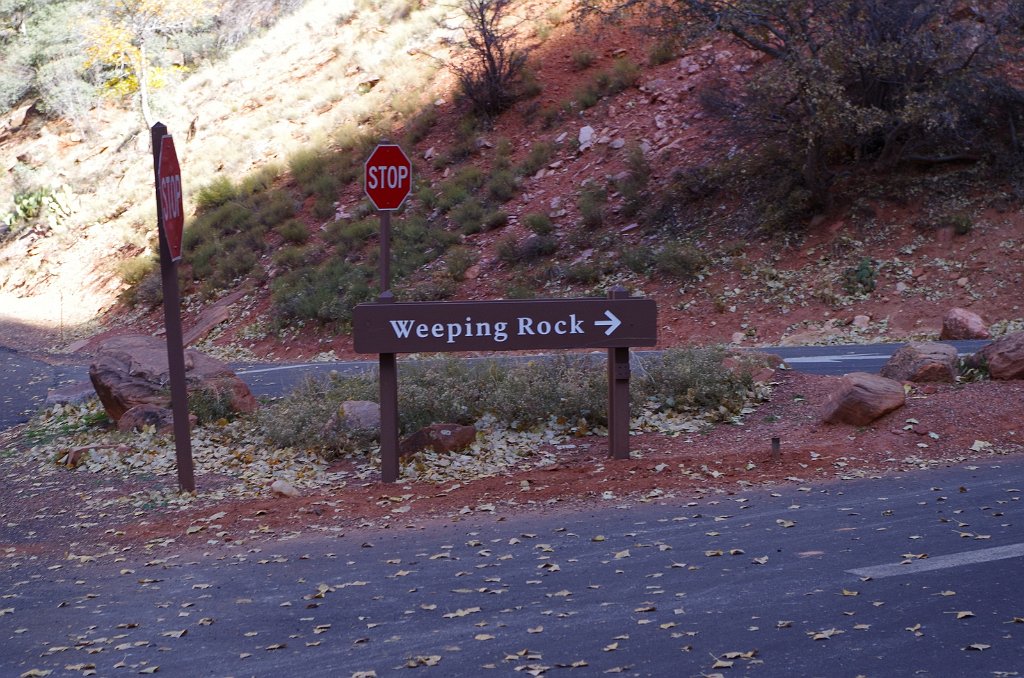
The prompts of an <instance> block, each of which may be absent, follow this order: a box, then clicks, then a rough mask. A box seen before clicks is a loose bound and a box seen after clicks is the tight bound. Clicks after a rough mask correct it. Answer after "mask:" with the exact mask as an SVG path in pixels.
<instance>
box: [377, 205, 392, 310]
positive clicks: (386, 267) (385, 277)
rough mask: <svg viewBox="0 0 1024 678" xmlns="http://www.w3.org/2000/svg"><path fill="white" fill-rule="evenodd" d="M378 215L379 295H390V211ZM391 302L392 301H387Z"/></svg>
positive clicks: (380, 211)
mask: <svg viewBox="0 0 1024 678" xmlns="http://www.w3.org/2000/svg"><path fill="white" fill-rule="evenodd" d="M378 214H380V293H381V295H382V298H381V301H384V299H383V295H385V294H388V295H390V294H391V210H379V211H378ZM389 301H393V299H389Z"/></svg>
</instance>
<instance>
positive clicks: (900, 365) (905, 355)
mask: <svg viewBox="0 0 1024 678" xmlns="http://www.w3.org/2000/svg"><path fill="white" fill-rule="evenodd" d="M956 368H957V352H956V348H955V347H953V346H950V345H949V344H938V343H924V342H917V341H912V342H910V343H909V344H907V345H906V346H904V347H903V348H901V349H899V350H898V351H896V352H895V353H893V354H892V357H891V358H889V362H887V363H886V364H885V365H883V366H882V370H881V373H882V376H883V377H887V378H889V379H895V380H896V381H913V382H925V381H941V382H947V383H952V382H954V381H956V373H957V369H956Z"/></svg>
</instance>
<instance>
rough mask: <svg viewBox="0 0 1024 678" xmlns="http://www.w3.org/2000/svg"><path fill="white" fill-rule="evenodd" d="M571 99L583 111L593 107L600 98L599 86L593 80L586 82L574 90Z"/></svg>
mask: <svg viewBox="0 0 1024 678" xmlns="http://www.w3.org/2000/svg"><path fill="white" fill-rule="evenodd" d="M573 100H574V101H575V102H576V104H577V105H578V106H579V107H580V108H581V109H582V110H584V111H585V110H587V109H588V108H593V107H594V106H596V105H597V102H598V101H600V100H601V88H600V87H599V86H598V84H597V83H595V82H590V83H587V84H586V85H584V86H583V87H580V88H579V89H577V90H576V93H575V94H573Z"/></svg>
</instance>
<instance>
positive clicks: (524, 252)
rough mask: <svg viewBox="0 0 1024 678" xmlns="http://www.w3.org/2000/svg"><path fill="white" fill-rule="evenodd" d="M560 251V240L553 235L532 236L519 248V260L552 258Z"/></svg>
mask: <svg viewBox="0 0 1024 678" xmlns="http://www.w3.org/2000/svg"><path fill="white" fill-rule="evenodd" d="M557 251H558V238H556V237H554V236H552V235H531V236H530V237H529V238H527V239H526V240H525V241H524V242H523V244H522V245H521V246H520V248H519V258H520V259H521V260H523V261H533V260H534V259H540V258H541V257H547V256H551V255H552V254H554V253H555V252H557Z"/></svg>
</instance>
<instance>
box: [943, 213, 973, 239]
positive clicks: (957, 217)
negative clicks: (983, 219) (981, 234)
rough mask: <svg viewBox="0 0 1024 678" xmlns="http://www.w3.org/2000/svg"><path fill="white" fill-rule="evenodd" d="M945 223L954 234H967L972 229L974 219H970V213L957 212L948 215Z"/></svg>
mask: <svg viewBox="0 0 1024 678" xmlns="http://www.w3.org/2000/svg"><path fill="white" fill-rule="evenodd" d="M945 225H947V226H949V227H950V228H952V229H953V233H955V234H956V235H967V234H968V233H970V232H971V231H972V230H974V220H973V219H971V215H969V214H964V213H963V212H959V213H957V214H953V215H950V216H949V217H947V218H946V220H945Z"/></svg>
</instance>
